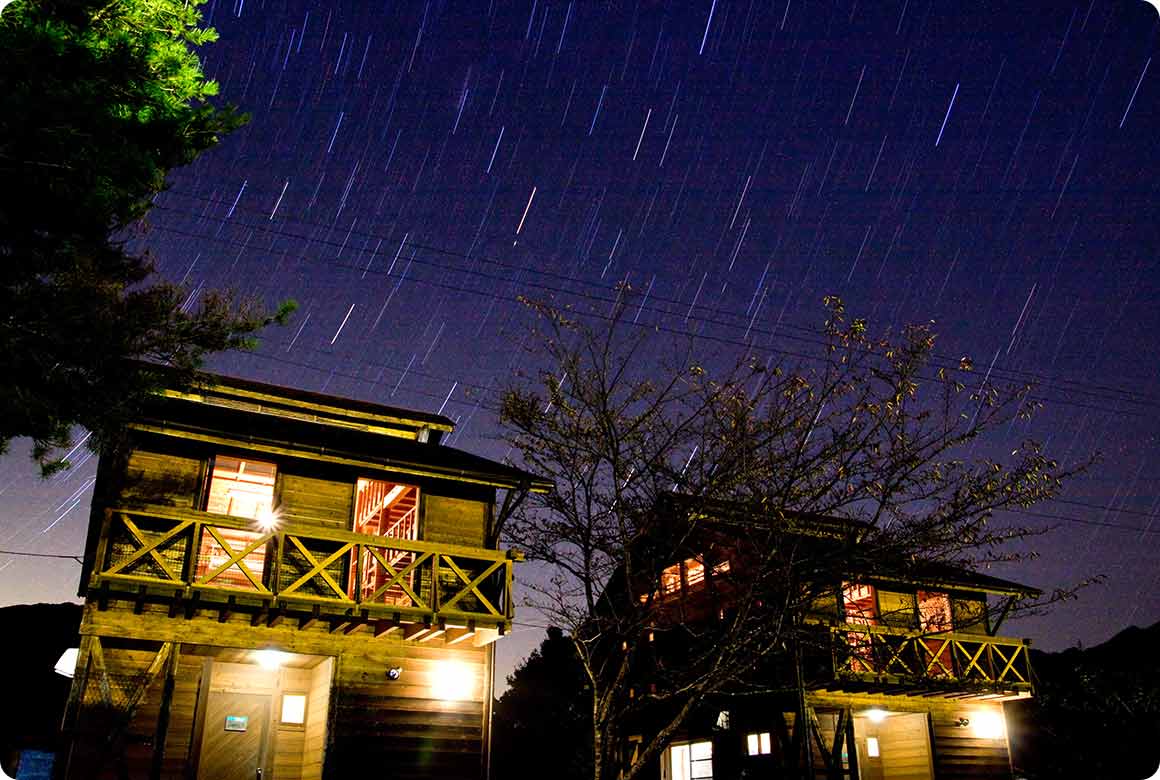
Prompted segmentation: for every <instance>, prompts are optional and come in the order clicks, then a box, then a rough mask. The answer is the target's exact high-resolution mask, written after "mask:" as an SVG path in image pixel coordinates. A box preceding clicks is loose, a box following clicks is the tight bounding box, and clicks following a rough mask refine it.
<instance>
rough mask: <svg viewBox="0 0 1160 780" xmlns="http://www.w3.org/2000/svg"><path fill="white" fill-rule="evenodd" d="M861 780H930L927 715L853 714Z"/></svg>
mask: <svg viewBox="0 0 1160 780" xmlns="http://www.w3.org/2000/svg"><path fill="white" fill-rule="evenodd" d="M854 740H855V742H856V743H857V745H858V777H859V778H860V780H933V778H934V767H933V765H932V763H931V752H930V725H929V718H928V716H927V715H926V713H921V712H886V711H883V710H868V711H867V712H864V713H861V714H859V713H855V717H854Z"/></svg>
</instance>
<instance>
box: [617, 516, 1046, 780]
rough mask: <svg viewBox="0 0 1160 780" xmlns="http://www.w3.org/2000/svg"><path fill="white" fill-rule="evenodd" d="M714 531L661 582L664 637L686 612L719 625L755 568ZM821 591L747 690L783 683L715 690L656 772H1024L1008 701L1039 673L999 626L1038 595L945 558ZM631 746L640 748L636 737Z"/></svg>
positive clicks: (658, 608) (716, 776)
mask: <svg viewBox="0 0 1160 780" xmlns="http://www.w3.org/2000/svg"><path fill="white" fill-rule="evenodd" d="M796 522H799V523H801V525H802V526H803V527H806V526H808V525H810V524H811V523H818V522H820V523H824V524H825V525H826V526H828V529H827V531H826V534H824V535H828V534H829V533H831V532H833V531H834V529H836V528H841V527H843V526H845V527H847V528H849V529H850V532H849V533H848V534H847V533H845V532H841V533H840V534H839V535H840V536H843V537H845V538H846V539H847V541H849V540H851V539H856V538H857V537H858V531H857V528H856V526H857V524H854V523H847V522H846V521H843V520H839V519H835V518H813V519H810V520H803V519H798V520H797V521H796ZM714 539H715V541H716V542H717V544H716V545H715V546H716V548H717V552H716V553H715V554H714V557H713V558H712V559H707V558H706V554H702V555H694V556H692V557H690V558H688V559H686V560H684V561H681V562H680V563H676V564H672V565H670V566H668V567H667V568H665V569H664V570H663V571H662V572H661V573H660V577H659V578H658V581H657V582H656V583H655V584H653V586H652V587H653V588H655V591H654V593H653V602H652V603H653V604H654V607H653V609H654V615H655V616H656V618H655V619H656V620H657V622H656V623H655V625H657V626H658V629H657V630H658V635H659V633H661V632H662V629H663V627H664V626H665V625H666V624H668V625H670V626H671V625H672V624H673V623H674V619H675V620H676V622H679V623H681V624H684V625H702V627H703V628H704V629H705V630H706V631H707V633H708V635H712V628H711V627H710V626H709V623H710V622H711V621H713V620H714V619H719V618H720V617H721V616H722V615H723V614H725V612H722V610H723V609H724V610H725V611H726V612H727V610H728V609H729V598H730V596H729V594H730V592H731V583H730V578H731V577H732V576H733V574H734V573H736V572H739V571H742V570H743V569H744V567H745V565H746V564H745V562H744V560H743V556H742V557H739V556H737V555H736V550H734V549H731V548H735V547H738V546H740V545H738V544H736V542H734V543H732V544H730V543H722V537H721V536H720V535H715V536H714ZM852 543H854V544H856V543H857V542H856V541H855V542H852ZM722 551H724V552H722ZM859 557H860V558H865V556H864V555H860V556H859ZM863 571H864V572H865V571H866V570H865V569H863ZM870 571H871V572H873V571H874V569H873V567H870ZM811 590H814V591H815V592H817V591H820V592H821V593H822V594H824V595H823V596H822V597H820V598H818V599H817V600H816V601H814V602H813V603H814V607H813V608H812V609H810V610H809V611H808V614H805V615H800V616H798V617H797V620H799V621H800V624H801V628H800V630H799V631H798V632H796V636H797V637H798V638H797V639H796V640H794V641H792V642H791V644H787V645H786V649H787V651H788V652H787V653H786V657H784V658H781V659H780V660H779V661H777V662H776V663H774V664H772V665H769V666H767V667H763V668H762V670H761V671H758V672H756V673H755V674H756V675H757V677H755V678H754V679H753V680H747V681H744V685H743V686H741V687H739V690H747V691H753V690H756V689H760V688H762V687H765V688H768V689H770V690H774V689H779V688H780V689H781V690H782V692H780V693H768V694H753V693H745V694H743V695H729V692H728V691H727V692H726V694H725V695H722V696H720V697H716V698H713V699H711V700H710V702H709V703H708V704H707V705H706V706H703V707H701V708H700V709H699V711H697V712H696V713H695V715H694V716H693V717H692V718H690V719H689V721H688V723H687V724H686V728H685V729H684V731H683V732H682V733H680V734H679V735H678V737H677V738H676V739H675V740H674V741H673V742H672V743H671V744H670V745H669V746H668V747H667V748H666V750H665V751H664V752H663V754H662V756H661V758H660V761H659V766H658V767H656V773H655V776H656V777H659V778H661V780H722V779H724V778H729V779H730V780H735V779H736V778H771V779H772V778H801V779H804V778H809V779H810V780H815V779H817V780H821V779H825V780H990V779H998V778H1007V779H1008V780H1009V779H1010V778H1011V777H1012V767H1011V760H1010V750H1009V745H1008V740H1007V730H1006V719H1005V716H1004V710H1003V702H1005V701H1010V700H1014V699H1023V698H1028V697H1030V696H1031V695H1032V693H1033V676H1032V671H1031V665H1030V647H1029V641H1028V640H1024V639H1016V638H1010V637H1005V636H1002V635H1000V633H999V628H1000V626H1001V625H1002V623H1003V619H1004V618H1005V617H1006V615H1007V613H1008V611H1009V609H1010V608H1011V607H1012V606H1013V605H1014V604H1015V603H1016V602H1017V601H1018V600H1019V599H1022V598H1026V597H1028V596H1034V595H1038V592H1037V591H1035V590H1034V589H1032V588H1028V587H1026V586H1023V585H1020V584H1018V583H1014V582H1010V581H1006V580H1002V579H998V578H995V577H990V576H987V575H983V574H980V573H977V572H971V571H966V570H963V569H961V568H957V567H954V566H948V565H941V564H935V563H930V564H924V565H921V566H920V565H908V566H907V568H906V573H905V574H898V573H894V574H887V573H886V572H885V571H879V572H878V574H877V575H876V574H873V573H862V574H860V575H857V576H850V577H849V578H848V579H845V580H841V581H835V582H833V583H827V584H826V585H825V586H823V587H821V588H820V589H818V588H811ZM642 598H643V597H642ZM674 616H676V617H675V618H674ZM650 641H651V640H650ZM656 642H657V645H658V646H660V644H661V639H660V638H659V637H658V638H657V640H656ZM794 645H796V651H795V650H794V647H793V646H794ZM668 652H669V649H666V648H663V647H660V649H658V650H657V653H658V655H664V654H666V653H668ZM676 652H677V653H679V649H677V650H676ZM665 657H666V658H669V656H667V655H666V656H665ZM754 683H756V684H754ZM787 690H789V691H792V692H791V693H787V692H785V691H787ZM646 730H647V727H646ZM644 737H645V734H643V733H642V734H640V735H639V737H638V739H639V740H640V741H641V742H643V741H645V740H644ZM625 749H626V751H627V753H626V754H628V755H631V752H632V751H633V749H634V747H633V745H632V744H629V745H628V746H626V748H625Z"/></svg>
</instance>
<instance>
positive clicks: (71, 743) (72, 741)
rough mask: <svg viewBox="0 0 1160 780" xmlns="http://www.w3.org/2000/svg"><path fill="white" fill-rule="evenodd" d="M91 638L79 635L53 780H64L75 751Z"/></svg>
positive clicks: (90, 658) (91, 659) (90, 650)
mask: <svg viewBox="0 0 1160 780" xmlns="http://www.w3.org/2000/svg"><path fill="white" fill-rule="evenodd" d="M92 645H93V638H92V637H91V636H89V635H87V634H85V635H82V636H81V641H80V647H79V648H78V650H77V667H76V671H75V672H74V673H73V682H72V687H71V688H69V692H68V700H67V701H66V702H65V705H64V717H63V718H62V719H61V724H60V731H61V737H63V740H62V742H63V744H62V745H61V747H62V748H63V750H62V755H60V756H59V759H60V760H57V761H56V762H55V763H54V764H53V772H52V776H53V778H54V780H65V778H67V777H68V776H69V764H70V763H71V762H72V757H73V755H74V753H75V752H76V741H77V738H78V734H77V732H78V728H77V724H78V722H79V719H80V711H81V707H82V706H83V705H84V698H85V689H86V688H87V687H88V685H89V669H90V668H91V667H92V661H93V656H92Z"/></svg>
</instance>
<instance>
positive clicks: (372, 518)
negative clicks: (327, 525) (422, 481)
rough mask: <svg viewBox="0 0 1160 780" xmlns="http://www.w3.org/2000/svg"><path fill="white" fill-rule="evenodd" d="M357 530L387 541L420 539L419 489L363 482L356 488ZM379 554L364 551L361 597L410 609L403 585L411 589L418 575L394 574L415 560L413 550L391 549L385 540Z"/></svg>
mask: <svg viewBox="0 0 1160 780" xmlns="http://www.w3.org/2000/svg"><path fill="white" fill-rule="evenodd" d="M354 531H355V533H359V534H368V535H371V536H381V537H384V538H385V539H403V540H409V541H411V540H415V539H418V538H419V488H418V487H416V486H414V485H401V484H399V483H397V482H389V481H387V480H382V479H360V480H359V481H358V485H357V486H356V489H355V503H354ZM376 552H377V553H379V555H375V554H373V553H372V552H371V550H370V549H369V548H367V549H364V551H363V559H362V561H361V564H360V567H359V570H360V571H361V572H362V575H361V583H360V585H359V587H360V588H361V591H362V597H363V598H364V599H369V600H371V601H373V602H374V603H380V604H392V605H396V606H399V605H401V606H411V599H410V597H409V596H408V595H407V592H406V589H405V588H403V586H402V584H401V583H402V582H403V581H405V582H406V584H407V585H408V586H412V585H413V584H414V576H415V573H414V572H413V571H412V572H410V573H408V574H407V575H406V576H405V577H403V578H402V579H400V580H396V579H395V576H394V573H395V572H399V571H401V570H403V569H406V567H407V566H408V565H410V564H411V563H412V562H413V561H414V560H415V552H414V550H404V549H398V548H392V547H390V544H389V543H388V542H386V541H384V543H383V547H382V548H381V549H377V550H376ZM379 556H381V557H382V560H380V557H379ZM383 561H385V562H386V566H384V565H383ZM392 582H393V583H394V584H391V583H392ZM353 587H354V585H353V583H352V589H353ZM350 595H351V596H352V597H353V595H354V594H353V593H351V594H350Z"/></svg>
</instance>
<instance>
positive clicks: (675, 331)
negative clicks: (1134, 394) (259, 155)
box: [154, 206, 1160, 417]
mask: <svg viewBox="0 0 1160 780" xmlns="http://www.w3.org/2000/svg"><path fill="white" fill-rule="evenodd" d="M157 208H160V209H162V210H165V209H166V208H167V207H164V206H158V207H157ZM170 210H172V209H170ZM210 219H214V218H212V217H210ZM241 224H242V226H243V227H250V228H252V229H254V230H261V231H264V232H270V233H273V234H275V235H279V236H282V237H285V238H293V239H299V240H302V239H305V238H306V237H304V236H300V235H296V234H293V233H285V232H283V231H278V230H274V229H272V228H268V227H265V226H251V225H246V224H245V223H241ZM154 229H156V230H160V231H162V232H167V233H174V234H177V235H182V236H187V237H190V238H196V239H200V240H209V241H216V242H219V243H224V244H229V245H231V246H239V245H240V246H242V247H243V248H245V247H247V246H248V244H239V242H238V241H236V240H233V239H229V238H223V237H221V236H207V235H204V234H201V233H196V232H193V231H188V230H181V229H179V228H172V227H166V226H160V225H157V226H154ZM321 243H324V244H325V243H328V242H325V241H323V242H321ZM416 248H418V247H416ZM261 251H263V252H265V253H267V254H274V255H281V256H284V257H288V256H291V255H292V254H294V253H292V252H290V251H289V250H278V249H273V248H270V249H263V250H261ZM465 257H466V255H465ZM409 260H410V261H411V262H415V263H419V264H421V265H429V266H432V267H435V268H439V269H442V270H445V271H447V270H451V271H458V272H460V273H462V274H465V275H468V276H476V277H481V278H484V279H489V280H491V281H496V282H500V283H507V284H513V283H516V282H517V281H518V280H515V279H508V278H504V277H498V276H494V275H491V274H487V273H484V272H482V271H473V270H469V269H461V268H454V267H449V266H446V265H441V264H439V263H436V262H433V261H431V260H422V259H419V258H416V257H412V258H409ZM316 262H318V263H322V264H325V265H328V266H331V267H333V268H341V269H344V270H350V271H361V272H362V273H364V274H366V273H372V274H375V275H376V276H392V274H391V273H390V272H389V271H383V270H380V269H369V268H360V267H358V266H354V265H350V264H347V263H341V262H337V261H335V260H327V259H322V260H318V261H316ZM520 270H521V271H528V270H531V269H520ZM411 281H412V282H414V283H415V284H422V285H427V286H430V287H436V288H439V289H444V290H447V291H450V292H457V293H464V294H468V295H477V296H480V297H483V298H490V299H493V300H498V301H505V302H509V303H516V302H517V299H516V298H515V297H505V296H501V295H498V294H497V293H494V292H486V291H484V290H473V289H471V288H468V287H462V286H460V285H453V284H448V283H446V282H437V281H433V280H429V279H421V278H418V277H411ZM519 283H520V284H523V285H525V286H527V287H533V288H536V289H539V290H543V291H544V292H548V293H555V294H560V295H568V296H573V297H577V298H581V299H585V300H590V301H593V302H597V303H605V304H615V303H616V302H617V299H616V298H608V297H605V296H600V295H594V294H592V293H584V292H580V291H575V290H565V289H562V288H559V287H553V286H552V285H547V284H542V283H539V282H535V281H531V280H523V281H522V282H519ZM640 308H641V309H642V310H646V311H649V312H650V313H654V314H659V315H662V316H664V315H668V316H680V314H679V313H677V312H671V311H666V310H661V309H657V308H655V307H652V306H647V305H644V304H643V303H642V305H641V307H640ZM573 313H574V314H576V315H577V316H590V317H596V318H600V319H605V320H607V319H609V317H608V316H604V315H600V314H596V313H587V314H586V313H584V312H573ZM685 319H686V320H690V319H691V320H693V321H695V322H698V323H701V324H708V325H723V326H725V327H730V328H735V327H739V326H737V325H733V324H732V323H726V322H720V321H716V320H711V319H707V318H705V317H695V316H692V315H686V317H685ZM640 327H648V328H652V329H654V330H656V331H659V332H663V333H667V334H670V335H676V336H682V337H691V338H697V339H702V340H707V341H713V342H717V343H720V344H725V345H730V346H735V347H740V348H743V349H748V350H757V351H760V352H764V353H774V354H778V355H782V356H784V357H789V358H797V359H800V360H808V361H816V360H819V357H818V356H817V355H812V354H807V353H802V352H792V351H789V350H785V349H778V348H776V347H772V346H761V345H757V344H754V343H751V342H747V341H742V340H739V339H734V338H727V337H724V336H717V335H711V334H707V333H692V332H690V331H687V330H682V329H680V328H671V327H668V326H664V325H659V324H652V325H649V324H647V323H646V324H644V325H640ZM749 330H750V331H751V332H754V333H758V334H760V335H766V336H770V337H773V336H775V335H780V336H781V337H782V338H786V339H790V340H794V341H802V342H806V343H809V344H813V345H818V346H823V345H825V342H822V341H820V340H818V339H812V338H805V337H803V336H794V335H790V334H777V333H776V329H775V330H765V329H763V328H756V327H754V328H750V329H749ZM932 365H934V366H935V367H939V366H938V364H937V363H935V362H934V361H932ZM941 368H944V369H950V370H954V371H957V370H960V369H959V368H958V365H957V364H954V365H951V364H948V365H943V366H941ZM992 373H1001V372H1000V370H998V369H996V370H994V371H992ZM974 376H977V374H975V375H974ZM923 378H925V379H931V378H932V377H929V376H928V377H923ZM1045 384H1051V383H1050V382H1047V383H1045ZM1056 389H1058V390H1060V391H1061V392H1064V393H1067V392H1076V391H1074V390H1070V389H1067V388H1056ZM1086 394H1088V395H1093V393H1091V392H1088V393H1086ZM1028 399H1029V400H1033V401H1042V402H1047V403H1051V404H1055V405H1060V406H1071V407H1074V408H1078V409H1087V410H1090V411H1101V412H1106V413H1114V414H1120V415H1130V416H1134V417H1143V416H1145V415H1146V413H1145V412H1144V411H1137V410H1132V409H1111V408H1108V407H1106V406H1102V405H1099V404H1095V403H1084V402H1081V401H1072V400H1067V399H1066V398H1053V397H1049V396H1044V395H1029V396H1028ZM1097 400H1099V401H1105V402H1113V401H1127V402H1129V403H1136V404H1143V405H1156V406H1160V402H1153V401H1150V400H1149V401H1134V400H1132V399H1115V398H1106V397H1099V396H1097Z"/></svg>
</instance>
